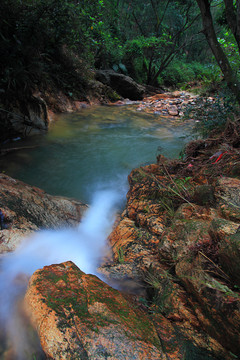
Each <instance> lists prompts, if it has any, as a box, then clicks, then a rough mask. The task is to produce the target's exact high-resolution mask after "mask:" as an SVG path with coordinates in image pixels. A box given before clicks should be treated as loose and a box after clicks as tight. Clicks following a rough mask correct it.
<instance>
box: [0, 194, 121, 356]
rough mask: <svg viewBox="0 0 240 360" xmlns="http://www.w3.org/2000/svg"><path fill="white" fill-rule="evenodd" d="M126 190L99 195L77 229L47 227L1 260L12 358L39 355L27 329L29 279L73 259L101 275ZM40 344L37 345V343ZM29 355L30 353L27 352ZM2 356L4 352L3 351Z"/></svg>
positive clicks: (1, 309) (4, 325)
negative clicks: (47, 267)
mask: <svg viewBox="0 0 240 360" xmlns="http://www.w3.org/2000/svg"><path fill="white" fill-rule="evenodd" d="M121 199H122V191H121V192H117V191H114V190H103V191H99V192H97V193H96V194H95V196H94V198H93V202H92V205H91V206H90V208H89V209H88V211H87V212H86V215H85V217H84V218H83V219H82V222H81V223H80V224H79V226H78V227H77V228H72V229H61V230H43V231H39V232H36V233H34V234H33V235H32V236H30V237H29V238H27V239H26V240H25V241H23V243H22V244H21V246H20V247H19V248H18V249H17V250H16V251H15V252H14V253H11V254H7V255H5V256H3V257H2V259H1V263H0V324H1V332H4V337H5V341H7V342H8V343H9V344H10V347H12V348H13V349H14V354H15V355H14V356H13V357H11V356H10V357H5V358H10V359H18V360H23V359H24V360H26V359H28V358H29V359H33V358H36V357H35V356H33V357H32V356H30V355H29V354H30V353H31V352H32V349H31V346H30V341H29V339H26V338H27V337H28V335H27V334H26V332H24V331H23V328H24V320H23V317H22V316H21V311H19V309H20V306H19V304H20V302H21V299H22V298H23V296H24V293H25V291H26V286H27V280H28V278H29V277H30V276H31V275H32V273H33V272H34V271H35V270H37V269H39V268H42V267H43V266H45V265H51V264H56V263H61V262H64V261H68V260H71V261H73V262H74V263H75V264H76V265H77V266H78V267H79V268H80V269H81V270H82V271H84V272H86V273H91V274H97V271H96V269H97V266H98V265H99V263H100V260H101V258H102V256H103V255H104V254H105V253H106V247H107V244H106V239H107V236H108V235H109V233H110V231H111V228H112V225H113V222H114V213H115V210H116V206H117V205H118V204H119V202H120V201H121ZM34 346H36V345H34ZM26 354H28V355H26ZM0 355H1V354H0Z"/></svg>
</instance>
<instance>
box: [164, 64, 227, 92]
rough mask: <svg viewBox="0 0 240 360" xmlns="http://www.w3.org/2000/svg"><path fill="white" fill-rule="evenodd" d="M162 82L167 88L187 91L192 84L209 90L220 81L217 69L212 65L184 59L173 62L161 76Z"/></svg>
mask: <svg viewBox="0 0 240 360" xmlns="http://www.w3.org/2000/svg"><path fill="white" fill-rule="evenodd" d="M161 79H162V81H163V82H164V83H165V84H166V85H167V86H177V87H182V88H183V89H187V88H188V86H189V87H191V86H192V85H193V84H194V83H195V84H201V87H202V86H203V87H205V89H206V88H207V87H209V88H210V84H211V86H212V84H215V83H217V82H219V80H220V71H219V68H218V67H216V66H214V65H213V64H201V63H199V62H197V61H193V62H191V63H189V62H186V61H185V59H184V58H182V59H181V60H175V61H173V62H172V63H171V64H170V65H169V66H168V68H167V69H166V70H164V71H163V72H162V74H161Z"/></svg>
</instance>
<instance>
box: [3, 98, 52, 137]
mask: <svg viewBox="0 0 240 360" xmlns="http://www.w3.org/2000/svg"><path fill="white" fill-rule="evenodd" d="M48 123H49V118H48V111H47V105H46V103H45V101H44V100H43V99H42V98H41V97H39V96H32V97H31V98H29V99H28V100H27V101H15V102H12V103H11V105H9V106H8V107H6V109H4V107H3V109H1V111H0V126H1V132H0V141H4V140H6V139H9V138H13V137H16V136H21V137H26V136H29V135H36V134H43V133H45V132H46V131H47V130H48Z"/></svg>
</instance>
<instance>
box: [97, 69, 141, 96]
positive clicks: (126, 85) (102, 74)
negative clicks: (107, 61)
mask: <svg viewBox="0 0 240 360" xmlns="http://www.w3.org/2000/svg"><path fill="white" fill-rule="evenodd" d="M95 76H96V79H97V80H98V81H100V82H101V83H103V84H105V85H108V86H110V87H111V88H112V89H114V90H115V91H116V92H117V93H118V94H119V95H121V96H122V97H124V98H128V99H130V100H142V99H143V95H144V87H143V86H141V85H139V84H137V83H136V82H135V81H134V80H133V79H132V78H130V77H129V76H126V75H123V74H119V73H116V72H115V71H113V70H98V71H97V72H96V75H95Z"/></svg>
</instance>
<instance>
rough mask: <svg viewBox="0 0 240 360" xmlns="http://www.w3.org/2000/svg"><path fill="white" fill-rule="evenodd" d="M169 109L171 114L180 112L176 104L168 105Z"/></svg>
mask: <svg viewBox="0 0 240 360" xmlns="http://www.w3.org/2000/svg"><path fill="white" fill-rule="evenodd" d="M167 111H168V113H169V115H171V116H177V115H178V114H179V111H178V108H177V106H176V105H168V107H167Z"/></svg>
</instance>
